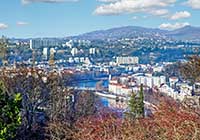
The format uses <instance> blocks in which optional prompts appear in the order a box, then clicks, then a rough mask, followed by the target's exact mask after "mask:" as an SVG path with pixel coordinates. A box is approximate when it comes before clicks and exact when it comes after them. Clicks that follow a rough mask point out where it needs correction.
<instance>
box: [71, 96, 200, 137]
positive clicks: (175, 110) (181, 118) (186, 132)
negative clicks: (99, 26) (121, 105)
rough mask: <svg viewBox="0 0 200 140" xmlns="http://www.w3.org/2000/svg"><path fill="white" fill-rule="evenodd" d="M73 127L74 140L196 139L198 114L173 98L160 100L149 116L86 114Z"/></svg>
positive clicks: (199, 135) (198, 124)
mask: <svg viewBox="0 0 200 140" xmlns="http://www.w3.org/2000/svg"><path fill="white" fill-rule="evenodd" d="M104 114H106V113H104ZM76 128H77V129H78V130H79V131H78V132H74V137H75V139H76V140H108V139H109V140H146V139H147V140H188V139H193V140H198V139H200V116H199V115H198V114H196V113H193V112H192V111H189V110H188V109H186V108H183V107H182V106H181V105H178V104H177V103H176V102H174V101H171V100H163V101H162V102H161V104H160V105H159V106H158V110H157V111H156V112H155V113H154V115H153V116H152V117H147V118H138V119H135V120H130V119H121V118H117V117H115V116H113V115H112V114H110V115H109V114H107V115H104V116H103V117H102V116H98V117H97V116H90V117H86V118H83V119H81V120H80V121H77V124H76Z"/></svg>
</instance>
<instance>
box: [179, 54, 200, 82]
mask: <svg viewBox="0 0 200 140" xmlns="http://www.w3.org/2000/svg"><path fill="white" fill-rule="evenodd" d="M180 72H181V75H182V76H183V78H184V79H185V80H189V81H190V82H191V84H192V85H193V84H195V83H196V82H200V56H198V55H194V56H190V57H189V58H188V62H186V63H182V65H181V67H180Z"/></svg>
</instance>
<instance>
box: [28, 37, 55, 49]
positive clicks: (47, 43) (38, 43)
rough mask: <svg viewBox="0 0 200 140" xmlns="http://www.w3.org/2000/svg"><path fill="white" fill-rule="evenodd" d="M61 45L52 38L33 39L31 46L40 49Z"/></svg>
mask: <svg viewBox="0 0 200 140" xmlns="http://www.w3.org/2000/svg"><path fill="white" fill-rule="evenodd" d="M55 46H59V43H58V42H57V41H56V40H52V39H31V40H30V48H31V49H39V48H41V47H55Z"/></svg>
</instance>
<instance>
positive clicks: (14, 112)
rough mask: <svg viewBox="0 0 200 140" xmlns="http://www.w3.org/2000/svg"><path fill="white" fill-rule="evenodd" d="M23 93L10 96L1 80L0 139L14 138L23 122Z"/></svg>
mask: <svg viewBox="0 0 200 140" xmlns="http://www.w3.org/2000/svg"><path fill="white" fill-rule="evenodd" d="M20 105H21V95H20V94H14V95H12V96H10V95H9V94H8V92H7V91H6V90H5V87H4V84H3V83H2V82H0V140H7V139H10V138H14V137H15V134H16V130H17V128H18V127H19V125H20V124H21V115H20Z"/></svg>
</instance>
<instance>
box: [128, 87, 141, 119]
mask: <svg viewBox="0 0 200 140" xmlns="http://www.w3.org/2000/svg"><path fill="white" fill-rule="evenodd" d="M138 96H139V97H137V95H136V94H135V93H132V95H131V97H130V100H129V103H128V105H129V113H128V114H127V115H128V117H130V118H135V117H144V102H143V101H144V94H143V85H141V86H140V92H139V94H138Z"/></svg>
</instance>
